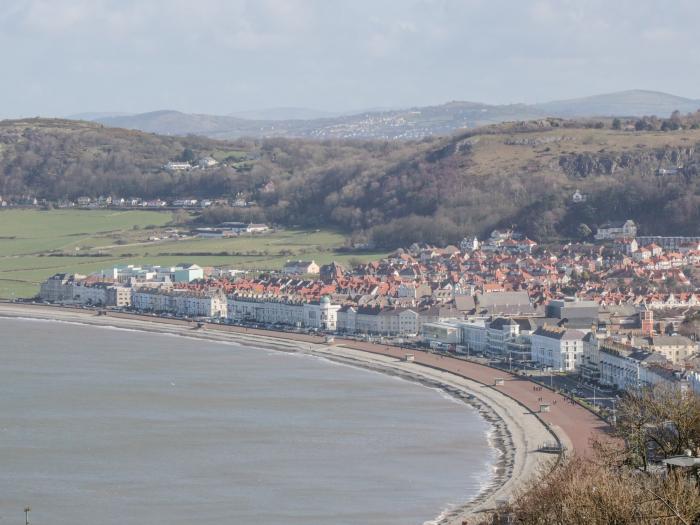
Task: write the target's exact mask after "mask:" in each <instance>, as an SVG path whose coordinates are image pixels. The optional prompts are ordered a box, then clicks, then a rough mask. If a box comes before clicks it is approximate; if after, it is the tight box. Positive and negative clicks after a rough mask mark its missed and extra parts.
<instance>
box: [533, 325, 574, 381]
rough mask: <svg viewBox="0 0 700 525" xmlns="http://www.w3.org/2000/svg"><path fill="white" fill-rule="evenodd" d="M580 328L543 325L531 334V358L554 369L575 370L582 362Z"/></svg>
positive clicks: (561, 370) (560, 370)
mask: <svg viewBox="0 0 700 525" xmlns="http://www.w3.org/2000/svg"><path fill="white" fill-rule="evenodd" d="M584 336H585V334H584V333H583V332H581V331H580V330H573V329H567V328H559V327H556V326H548V325H544V326H541V327H540V328H538V329H537V330H535V332H534V333H533V334H532V336H531V352H532V360H533V361H536V362H538V363H540V364H541V365H543V366H546V367H551V368H552V369H553V370H555V371H559V372H569V371H573V370H576V369H578V368H579V367H580V365H581V363H582V362H583V338H584Z"/></svg>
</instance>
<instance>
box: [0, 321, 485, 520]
mask: <svg viewBox="0 0 700 525" xmlns="http://www.w3.org/2000/svg"><path fill="white" fill-rule="evenodd" d="M489 430H490V426H489V424H488V423H487V422H486V421H485V420H484V419H482V417H481V416H480V415H479V414H478V413H477V412H476V410H475V409H473V408H472V407H470V406H468V405H466V404H464V403H463V402H461V401H458V400H455V399H453V398H451V397H449V396H448V395H446V394H445V393H443V392H440V391H438V390H436V389H432V388H428V387H426V386H423V385H420V384H417V383H414V382H410V381H407V380H403V379H399V378H396V377H392V376H388V375H385V374H382V373H380V372H374V371H370V370H366V369H362V368H357V367H353V366H348V365H343V364H337V363H334V362H330V361H328V360H325V359H322V358H317V357H312V356H308V355H305V354H294V353H287V352H280V351H275V350H267V349H262V348H249V347H245V346H240V345H235V344H223V343H216V342H211V341H203V340H196V339H191V338H184V337H180V336H169V335H163V334H155V333H148V332H139V331H132V330H123V329H116V328H101V327H94V326H87V325H79V324H73V323H62V322H53V321H38V320H22V319H0V524H15V523H24V521H23V520H24V518H25V513H24V509H25V507H27V506H29V507H31V511H30V513H29V519H30V520H29V521H30V523H32V524H51V525H60V524H71V525H75V524H79V523H94V524H104V525H111V524H114V525H117V524H118V525H125V524H136V523H138V524H143V523H149V524H168V525H178V524H183V525H184V524H188V525H189V524H200V523H201V524H212V523H216V524H241V525H243V524H257V525H273V524H274V525H359V524H363V525H364V524H377V525H407V524H424V523H431V522H434V520H435V519H436V517H437V516H439V515H440V514H441V513H443V512H444V511H445V510H446V509H450V508H452V507H454V506H455V505H460V504H463V503H465V502H466V501H468V500H469V499H470V498H473V497H475V496H476V495H477V494H478V493H479V492H480V491H481V490H482V489H483V488H484V487H485V486H487V485H488V484H489V482H490V481H491V480H492V476H493V465H494V464H495V462H496V460H497V453H496V451H495V450H494V449H493V448H492V447H491V446H490V445H489V441H488V438H487V436H488V432H489Z"/></svg>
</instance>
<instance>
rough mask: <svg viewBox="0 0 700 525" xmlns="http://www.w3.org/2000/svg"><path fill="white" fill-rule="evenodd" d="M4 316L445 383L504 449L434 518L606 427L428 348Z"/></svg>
mask: <svg viewBox="0 0 700 525" xmlns="http://www.w3.org/2000/svg"><path fill="white" fill-rule="evenodd" d="M0 316H5V317H16V318H22V317H25V318H36V319H46V320H55V321H64V322H73V323H82V324H87V325H92V326H111V327H116V328H124V329H131V330H141V331H147V332H155V333H166V334H170V335H179V336H183V337H190V338H198V339H206V340H211V341H217V342H232V343H239V344H240V343H243V344H245V345H247V346H250V347H259V348H266V349H273V350H278V351H284V352H297V353H305V354H309V355H313V356H317V357H320V358H324V359H329V360H333V361H336V362H340V363H344V364H347V365H352V366H357V367H364V368H370V369H372V370H377V371H380V372H383V373H386V374H391V375H395V376H400V377H402V378H404V379H407V380H411V381H416V382H420V383H423V384H425V385H428V386H431V387H435V388H440V389H441V390H443V391H445V392H447V393H448V394H449V395H451V396H453V397H454V398H456V399H459V400H461V401H463V402H465V403H468V404H470V405H472V406H474V407H475V408H476V409H477V410H478V411H479V412H480V414H481V415H482V417H483V418H484V419H486V420H487V421H488V422H489V423H490V425H491V427H492V431H491V432H490V434H489V436H490V441H491V445H492V446H493V447H494V448H495V449H496V450H498V453H499V458H498V461H497V464H496V466H495V471H494V472H493V476H492V480H491V482H490V483H489V485H488V486H487V487H484V488H483V490H482V492H481V494H479V495H478V496H477V497H476V498H471V500H470V501H464V502H463V504H461V505H458V506H455V507H454V508H451V509H447V510H446V511H445V512H443V513H442V514H441V515H440V516H439V517H437V518H436V519H435V520H434V521H433V522H431V523H435V524H444V525H451V524H459V523H462V522H464V521H471V520H473V519H474V517H475V516H476V515H478V513H480V512H482V511H485V510H488V509H491V508H494V506H496V505H497V504H498V503H500V502H503V501H508V500H509V499H510V498H511V497H512V496H513V494H515V493H516V492H517V491H518V489H519V488H521V487H523V486H524V485H525V484H526V483H527V482H528V480H530V479H532V477H533V476H534V475H535V474H536V473H537V472H539V471H540V470H541V469H546V468H551V467H552V466H553V465H554V464H555V463H556V461H558V459H559V456H558V455H556V454H551V453H546V452H540V451H538V449H540V448H541V447H542V446H544V445H548V444H553V443H559V444H561V445H562V446H563V448H565V449H566V450H567V452H568V453H580V454H587V453H589V451H590V448H589V447H590V445H589V443H588V441H589V439H590V438H591V437H595V436H596V435H597V434H598V433H600V432H601V431H602V429H603V428H604V423H603V422H602V421H600V420H599V419H597V418H596V417H595V416H594V415H593V414H590V413H589V412H587V411H586V410H585V409H583V408H582V407H578V406H572V405H568V404H567V403H566V401H565V400H564V399H563V398H562V399H561V401H560V400H559V399H558V398H557V395H556V394H554V393H551V392H546V393H545V394H544V395H545V396H546V397H547V399H546V400H547V401H548V402H551V403H552V410H551V412H548V413H539V397H542V396H543V393H542V392H535V391H534V390H533V389H532V386H533V384H532V383H531V382H529V381H527V380H524V379H522V378H518V377H516V376H510V375H509V374H507V373H504V372H501V371H497V370H494V369H490V368H488V367H485V366H482V365H477V364H474V363H467V362H464V361H462V360H458V359H452V358H449V357H443V356H437V355H432V354H427V353H423V352H415V353H414V361H406V360H404V357H405V354H406V353H407V352H406V351H405V350H401V349H398V348H393V347H384V346H381V345H371V344H368V343H359V342H355V341H344V340H340V339H339V340H336V342H334V343H332V344H328V343H326V342H325V341H324V340H323V338H320V337H315V336H308V335H302V334H288V333H277V332H266V331H263V330H248V329H243V328H240V327H229V326H224V325H207V326H206V328H203V329H198V328H197V327H196V324H193V323H187V322H182V321H174V320H170V319H162V318H151V317H147V316H135V315H125V314H119V315H114V314H112V313H111V312H110V313H109V314H108V315H97V312H95V311H92V310H81V309H70V308H58V307H51V306H42V305H22V304H15V303H1V304H0ZM496 378H498V379H503V384H502V385H500V384H499V385H496V384H495V383H496ZM559 397H560V398H561V396H559ZM407 461H410V458H409V459H407Z"/></svg>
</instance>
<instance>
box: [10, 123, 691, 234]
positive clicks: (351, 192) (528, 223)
mask: <svg viewBox="0 0 700 525" xmlns="http://www.w3.org/2000/svg"><path fill="white" fill-rule="evenodd" d="M645 122H646V123H647V124H648V125H649V126H650V127H652V126H655V127H652V128H651V130H648V131H624V129H628V128H629V127H630V126H632V128H631V129H634V125H633V124H634V122H622V124H621V128H622V129H620V130H618V129H611V123H610V122H609V121H605V122H603V121H567V120H560V119H540V120H536V121H530V122H519V123H509V124H498V125H491V126H486V127H482V128H478V129H475V130H470V131H465V132H462V133H460V134H457V135H453V136H450V137H446V138H429V139H423V140H420V141H397V142H389V141H309V140H299V139H281V138H277V139H265V140H256V141H252V140H249V141H242V140H239V141H233V142H232V141H215V140H211V139H203V138H197V137H167V136H159V135H153V134H147V133H142V132H137V131H128V130H123V129H115V128H107V127H103V126H100V125H99V124H94V123H76V122H71V121H57V120H42V119H28V120H22V121H3V122H1V123H0V195H3V196H10V195H36V196H37V197H44V198H49V199H60V198H75V197H77V196H79V195H83V194H86V195H92V196H98V195H106V194H112V195H118V196H142V197H149V198H150V197H160V198H173V197H216V198H218V197H225V198H233V197H234V196H235V195H238V194H241V195H242V196H243V197H244V198H245V199H246V200H247V201H252V202H255V203H257V204H256V205H253V206H248V207H245V208H228V207H214V208H210V209H208V210H206V211H205V212H204V213H203V214H202V218H201V220H202V221H204V222H218V221H222V220H250V221H256V222H257V221H268V222H273V223H278V224H285V225H304V226H308V227H320V226H335V227H338V228H342V229H344V230H345V231H347V232H349V233H352V234H353V237H354V239H355V240H357V241H366V240H368V239H369V240H372V241H374V242H375V243H376V244H377V245H379V246H385V247H390V246H399V245H406V244H407V243H410V242H413V241H427V242H434V243H447V242H457V241H459V240H460V239H461V238H462V237H463V236H465V235H469V234H478V235H483V234H486V233H488V232H489V231H490V229H492V228H495V227H502V226H510V225H512V224H516V225H517V227H518V228H519V229H521V230H522V231H524V232H525V233H527V234H528V235H530V236H532V237H534V238H536V239H538V240H542V241H547V240H552V239H556V238H562V237H563V238H579V237H585V235H586V233H587V231H588V230H595V228H596V227H597V226H598V225H600V224H602V223H603V222H606V221H608V220H622V219H627V218H631V219H634V220H635V221H637V222H638V223H639V225H640V229H641V232H643V233H648V234H677V235H681V234H694V235H699V234H700V148H698V146H699V145H700V129H699V128H700V118H698V117H697V116H696V117H693V118H692V119H690V118H689V119H685V120H682V121H679V122H674V123H673V125H674V126H679V127H681V128H683V129H678V130H677V131H661V129H671V128H670V127H669V126H666V125H665V124H667V123H668V122H670V121H663V122H661V121H653V120H650V121H648V122H647V121H645ZM185 155H187V156H190V157H193V158H197V157H199V156H203V155H213V156H215V157H216V158H219V159H220V160H222V162H221V164H220V165H218V166H217V167H216V168H212V169H207V170H190V171H184V172H170V171H168V170H165V169H163V168H162V166H163V164H164V163H166V162H167V161H169V160H173V159H176V158H181V157H183V156H185ZM576 190H579V192H580V193H581V194H583V196H584V198H585V201H583V202H574V199H573V195H574V193H575V192H576ZM582 225H585V227H583V226H582Z"/></svg>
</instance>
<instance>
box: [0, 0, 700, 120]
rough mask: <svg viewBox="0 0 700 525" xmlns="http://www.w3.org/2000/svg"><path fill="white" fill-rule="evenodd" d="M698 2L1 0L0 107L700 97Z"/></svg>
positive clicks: (233, 107) (46, 112)
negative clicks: (643, 94) (660, 94)
mask: <svg viewBox="0 0 700 525" xmlns="http://www.w3.org/2000/svg"><path fill="white" fill-rule="evenodd" d="M699 19H700V2H698V1H697V0H688V1H686V0H667V1H664V2H659V1H658V0H629V1H628V0H571V1H569V0H533V1H529V0H3V1H2V8H1V9H0V58H1V62H2V72H3V74H2V76H3V79H2V82H0V117H3V118H14V117H20V116H65V115H71V114H76V113H82V112H100V111H104V112H112V111H121V112H132V113H137V112H145V111H153V110H159V109H176V110H180V111H185V112H192V113H211V114H229V113H232V112H236V111H245V110H253V109H262V108H275V107H306V108H314V109H319V110H327V111H352V110H359V109H367V108H377V107H410V106H422V105H430V104H440V103H444V102H447V101H451V100H469V101H478V102H486V103H497V104H501V103H515V102H526V103H532V102H544V101H548V100H553V99H563V98H573V97H579V96H586V95H593V94H598V93H606V92H612V91H619V90H625V89H636V88H638V89H651V90H658V91H666V92H670V93H673V94H676V95H680V96H686V97H689V98H700V87H698V86H700V67H698V66H699V65H700V53H697V52H696V50H697V41H696V38H695V34H696V28H697V21H698V20H699Z"/></svg>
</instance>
